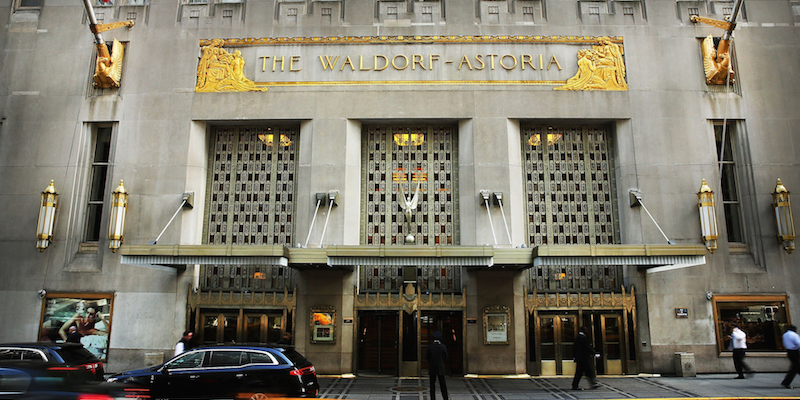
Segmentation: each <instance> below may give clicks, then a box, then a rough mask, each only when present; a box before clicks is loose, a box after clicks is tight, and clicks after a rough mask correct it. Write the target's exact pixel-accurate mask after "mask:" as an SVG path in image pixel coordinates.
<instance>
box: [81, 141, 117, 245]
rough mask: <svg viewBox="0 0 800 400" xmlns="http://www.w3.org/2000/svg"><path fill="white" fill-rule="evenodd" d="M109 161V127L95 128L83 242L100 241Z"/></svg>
mask: <svg viewBox="0 0 800 400" xmlns="http://www.w3.org/2000/svg"><path fill="white" fill-rule="evenodd" d="M110 159H111V127H109V126H101V127H98V128H97V131H96V133H95V141H94V152H93V153H92V167H91V171H90V177H89V179H90V180H89V189H88V193H87V196H88V198H89V201H88V204H87V208H86V232H85V233H84V240H85V241H87V242H97V241H99V240H100V229H101V221H102V218H103V199H104V198H105V195H106V182H107V181H108V169H109V165H110V161H111V160H110Z"/></svg>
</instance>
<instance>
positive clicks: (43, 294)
mask: <svg viewBox="0 0 800 400" xmlns="http://www.w3.org/2000/svg"><path fill="white" fill-rule="evenodd" d="M36 293H39V298H40V299H43V298H44V296H47V290H44V289H39V290H38V291H37V292H36Z"/></svg>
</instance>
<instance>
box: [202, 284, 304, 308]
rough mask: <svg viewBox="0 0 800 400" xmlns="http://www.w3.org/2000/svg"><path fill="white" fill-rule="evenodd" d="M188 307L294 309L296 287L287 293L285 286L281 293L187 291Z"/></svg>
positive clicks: (295, 304)
mask: <svg viewBox="0 0 800 400" xmlns="http://www.w3.org/2000/svg"><path fill="white" fill-rule="evenodd" d="M188 303H189V304H188V308H189V309H195V308H197V307H285V308H287V309H289V310H294V309H295V307H296V306H297V288H295V289H294V291H293V292H292V293H289V290H288V289H287V288H284V289H283V293H278V292H272V293H269V292H263V293H262V292H251V293H243V292H240V291H238V292H235V291H217V292H203V291H198V292H194V291H192V290H190V291H189V301H188Z"/></svg>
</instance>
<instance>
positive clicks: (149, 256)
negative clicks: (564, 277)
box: [119, 244, 706, 273]
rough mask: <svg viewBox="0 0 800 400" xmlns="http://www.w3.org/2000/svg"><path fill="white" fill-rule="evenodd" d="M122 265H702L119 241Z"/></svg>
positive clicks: (620, 252) (663, 259)
mask: <svg viewBox="0 0 800 400" xmlns="http://www.w3.org/2000/svg"><path fill="white" fill-rule="evenodd" d="M119 252H120V253H121V255H122V260H121V262H122V263H123V264H129V265H138V266H145V267H151V268H158V269H165V268H166V269H169V270H183V269H185V268H186V267H187V266H191V265H195V264H200V265H280V266H288V267H291V268H295V269H310V268H320V267H329V268H339V269H353V268H355V267H356V266H360V265H383V266H420V267H423V266H462V267H467V268H492V267H500V268H511V269H516V270H523V269H527V268H531V267H538V266H550V265H552V266H570V265H628V266H637V267H641V268H646V269H647V272H648V273H655V272H661V271H668V270H672V269H677V268H686V267H693V266H698V265H703V264H705V262H706V259H705V255H706V248H705V247H704V246H703V245H701V244H698V245H681V246H678V245H644V244H641V245H547V246H537V247H534V248H532V249H531V248H494V247H492V246H341V245H340V246H327V247H323V248H316V249H309V248H293V247H286V246H280V245H276V246H219V245H124V246H122V247H121V248H120V250H119Z"/></svg>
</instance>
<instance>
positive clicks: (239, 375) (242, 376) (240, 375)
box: [236, 374, 245, 379]
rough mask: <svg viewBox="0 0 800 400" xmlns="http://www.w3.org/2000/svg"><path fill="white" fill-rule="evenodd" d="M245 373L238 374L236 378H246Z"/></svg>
mask: <svg viewBox="0 0 800 400" xmlns="http://www.w3.org/2000/svg"><path fill="white" fill-rule="evenodd" d="M244 376H245V374H236V379H241V378H244Z"/></svg>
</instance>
